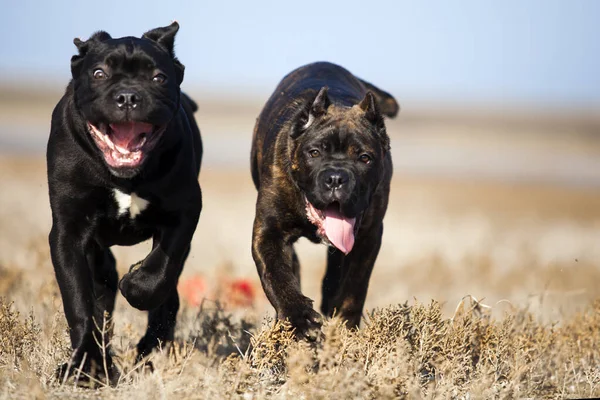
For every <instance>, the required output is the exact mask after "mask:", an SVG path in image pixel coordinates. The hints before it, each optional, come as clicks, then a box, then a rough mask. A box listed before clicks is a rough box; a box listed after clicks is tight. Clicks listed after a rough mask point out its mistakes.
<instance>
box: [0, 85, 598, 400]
mask: <svg viewBox="0 0 600 400" xmlns="http://www.w3.org/2000/svg"><path fill="white" fill-rule="evenodd" d="M4 98H5V99H6V98H7V97H4ZM11 98H12V99H13V101H11V102H7V101H4V102H3V101H2V96H0V146H2V147H0V399H5V398H6V399H13V398H56V399H65V398H109V399H112V398H115V399H117V398H119V399H120V398H123V399H146V398H169V399H171V398H186V399H187V398H211V399H213V398H243V399H260V398H303V399H319V398H323V399H329V398H336V399H337V398H339V399H342V398H463V399H467V398H507V399H510V398H577V397H594V396H595V397H598V396H600V350H599V349H600V300H599V299H600V245H599V243H600V179H599V177H600V168H597V167H599V165H600V164H598V162H599V161H598V160H600V137H598V136H597V133H598V132H600V129H599V127H600V123H598V120H597V118H596V119H594V118H587V117H586V118H583V117H580V116H576V117H570V118H557V117H555V116H544V115H533V114H528V115H522V116H519V117H518V118H512V119H510V120H508V119H504V117H503V116H502V114H500V116H498V114H496V115H495V116H489V115H485V114H484V113H480V114H478V116H477V118H475V117H472V118H464V116H463V117H460V118H459V117H451V116H449V114H448V113H445V114H444V113H441V112H433V113H430V114H427V113H425V114H423V113H421V114H420V113H418V112H416V111H415V112H411V111H410V110H408V111H406V112H405V114H404V115H403V116H402V117H401V118H400V119H399V120H398V121H393V122H390V124H389V131H390V134H391V136H392V145H393V148H394V154H393V157H394V163H395V166H396V169H395V177H394V181H393V185H392V196H391V200H390V207H389V209H388V214H387V216H386V220H385V234H384V243H383V247H382V250H381V253H380V257H379V259H378V262H377V264H376V266H375V270H374V272H373V276H372V280H371V284H370V290H369V295H368V298H367V309H366V310H365V315H364V321H363V324H362V327H361V329H360V330H358V331H349V330H347V329H346V328H345V327H344V326H343V325H341V323H340V322H339V321H337V320H335V319H334V320H331V321H328V322H327V323H326V324H325V326H324V327H323V336H322V337H321V338H320V339H319V340H318V341H317V342H315V343H304V342H300V343H297V342H295V341H293V340H292V334H291V332H290V331H289V329H287V327H286V326H285V325H281V324H275V322H274V321H273V319H272V316H273V310H272V308H271V307H270V305H269V304H268V302H267V301H266V299H265V298H264V296H263V294H262V290H261V288H260V284H259V282H258V279H257V275H256V272H255V269H254V265H253V262H252V258H251V255H250V232H251V225H252V220H253V208H254V202H255V190H254V187H253V186H252V182H251V179H250V175H249V172H248V168H247V157H248V156H247V154H248V148H249V140H250V138H249V135H250V132H251V129H252V124H253V122H254V118H255V117H256V115H257V113H258V110H259V109H260V104H254V103H252V104H250V105H247V106H244V107H241V106H240V107H239V108H238V109H237V111H236V114H235V118H233V117H231V116H228V114H227V111H226V110H224V108H223V107H222V105H219V104H211V103H208V104H207V105H205V106H203V107H201V111H200V114H199V116H198V120H199V123H200V126H201V129H202V130H203V135H204V141H205V145H206V149H205V151H206V157H205V163H204V166H203V170H202V173H201V177H200V182H201V185H202V189H203V195H204V209H203V214H202V216H201V218H200V223H199V226H198V230H197V232H196V235H195V237H194V241H193V243H192V248H193V250H192V253H191V255H190V258H189V259H188V262H187V265H186V268H185V270H184V272H183V275H182V285H183V286H185V285H188V284H190V282H191V283H193V282H200V283H199V284H198V285H196V286H194V285H191V284H190V285H188V286H185V287H186V288H187V289H185V290H184V292H185V296H184V297H185V299H184V300H185V301H184V302H183V306H182V310H181V312H180V316H179V323H178V328H177V331H176V342H175V344H174V345H173V346H169V347H165V348H164V349H161V351H158V352H155V353H154V354H153V355H152V356H151V362H152V365H153V369H151V368H149V367H148V366H144V365H134V362H133V360H134V348H135V344H136V343H137V340H138V339H139V337H140V336H141V334H142V332H143V330H144V327H145V326H144V324H145V315H144V313H141V312H138V311H136V310H134V309H133V308H132V307H130V306H129V305H128V304H127V302H126V301H125V300H124V299H123V298H122V297H119V298H118V299H117V306H116V311H115V316H114V320H113V321H108V323H109V324H112V325H114V332H115V334H114V337H113V339H112V342H111V344H112V347H113V349H114V351H115V354H116V362H117V364H118V365H119V366H120V368H121V371H122V377H121V381H120V382H119V384H118V385H117V387H115V388H112V387H106V386H105V385H104V382H95V388H93V389H90V388H86V387H82V386H84V385H83V383H82V382H83V378H84V377H81V376H79V377H73V378H71V379H69V380H67V381H66V382H58V381H56V379H55V377H54V370H55V368H56V367H57V366H58V365H59V364H60V363H62V362H64V361H65V360H67V359H68V357H69V342H68V335H67V330H66V329H67V327H66V322H65V318H64V314H63V313H62V303H61V299H60V295H59V293H58V288H57V285H56V282H55V279H54V273H53V269H52V265H51V263H50V260H49V249H48V245H47V234H48V231H49V228H50V223H51V221H50V209H49V205H48V199H47V184H46V182H45V164H44V160H43V150H44V141H45V139H46V135H47V130H48V118H49V113H50V109H51V106H52V104H51V101H46V100H43V99H42V100H36V101H37V102H32V101H30V100H27V99H25V100H19V99H18V98H17V99H16V100H14V96H12V97H11ZM25 104H29V105H30V106H31V104H34V109H35V112H32V111H31V108H30V109H27V107H25ZM200 104H201V106H202V105H203V102H202V101H200ZM148 249H149V244H148V243H144V244H141V245H138V246H135V247H132V248H116V249H115V254H116V257H117V263H118V269H119V271H120V272H121V273H123V272H125V271H127V270H128V267H129V265H131V264H132V263H134V262H136V261H138V260H139V259H141V258H142V257H144V255H145V254H146V253H147V251H148ZM298 249H299V256H300V259H301V263H302V285H303V290H304V292H305V293H306V294H307V295H308V296H310V297H311V298H313V299H315V302H316V304H318V303H319V301H320V294H319V293H320V279H321V277H322V275H323V273H324V262H325V251H326V249H325V247H323V246H317V245H313V244H310V243H308V242H306V241H300V242H299V244H298ZM235 282H244V283H247V284H249V286H250V288H251V290H250V294H249V295H248V293H242V294H240V292H239V291H236V290H237V289H235V288H236V287H237V286H235ZM190 287H191V288H192V289H189V288H190ZM194 291H195V292H194ZM246 295H247V296H246ZM240 296H241V297H240ZM244 296H246V297H244ZM78 378H79V379H78Z"/></svg>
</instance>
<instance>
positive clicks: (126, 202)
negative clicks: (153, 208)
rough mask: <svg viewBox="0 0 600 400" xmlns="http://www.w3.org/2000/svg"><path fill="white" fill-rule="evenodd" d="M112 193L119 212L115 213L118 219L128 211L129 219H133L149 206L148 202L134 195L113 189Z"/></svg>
mask: <svg viewBox="0 0 600 400" xmlns="http://www.w3.org/2000/svg"><path fill="white" fill-rule="evenodd" d="M113 193H114V194H115V200H116V201H117V206H118V207H119V211H118V212H117V215H118V216H119V217H120V216H121V215H124V214H125V213H127V212H128V211H129V217H130V218H131V219H133V218H135V217H136V216H138V215H139V214H140V213H141V212H142V211H144V210H145V209H146V208H147V207H148V204H150V202H149V201H148V200H145V199H142V198H141V197H139V196H138V195H137V194H135V193H131V194H127V193H123V192H121V191H120V190H119V189H113Z"/></svg>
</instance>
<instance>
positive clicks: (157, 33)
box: [142, 21, 185, 84]
mask: <svg viewBox="0 0 600 400" xmlns="http://www.w3.org/2000/svg"><path fill="white" fill-rule="evenodd" d="M178 31H179V24H178V23H177V21H173V23H172V24H171V25H169V26H164V27H162V28H156V29H152V30H151V31H148V32H146V33H144V34H143V35H142V38H145V39H149V40H152V41H154V42H156V43H158V44H159V45H160V46H161V47H162V48H164V49H165V50H167V52H168V53H169V54H170V55H171V57H172V58H173V63H174V64H175V70H176V72H177V82H178V83H179V84H181V82H183V72H184V70H185V67H184V66H183V64H182V63H181V62H179V60H178V59H177V57H175V51H174V46H175V35H176V34H177V32H178Z"/></svg>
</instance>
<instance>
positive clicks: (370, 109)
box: [358, 91, 383, 124]
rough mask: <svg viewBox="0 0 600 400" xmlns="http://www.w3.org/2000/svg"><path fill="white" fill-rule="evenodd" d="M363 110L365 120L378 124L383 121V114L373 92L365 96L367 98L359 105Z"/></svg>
mask: <svg viewBox="0 0 600 400" xmlns="http://www.w3.org/2000/svg"><path fill="white" fill-rule="evenodd" d="M358 106H359V107H360V109H361V110H363V111H364V113H365V118H366V119H367V120H369V121H370V122H372V123H374V124H377V123H379V122H381V121H383V117H382V115H381V112H380V111H379V105H378V104H377V99H376V98H375V95H374V94H373V92H371V91H368V92H367V94H365V98H364V99H362V101H361V102H360V103H359V104H358Z"/></svg>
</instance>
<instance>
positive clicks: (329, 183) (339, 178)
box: [323, 170, 350, 190]
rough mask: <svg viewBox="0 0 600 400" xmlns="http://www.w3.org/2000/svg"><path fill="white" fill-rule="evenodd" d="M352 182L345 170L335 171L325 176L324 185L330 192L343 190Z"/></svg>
mask: <svg viewBox="0 0 600 400" xmlns="http://www.w3.org/2000/svg"><path fill="white" fill-rule="evenodd" d="M348 180H350V176H349V175H348V173H347V172H346V171H344V170H333V171H328V172H326V173H325V175H324V176H323V183H324V184H325V187H326V188H327V189H329V190H335V189H339V188H341V187H342V186H343V185H344V184H346V183H347V182H348Z"/></svg>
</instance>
